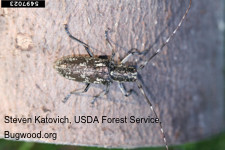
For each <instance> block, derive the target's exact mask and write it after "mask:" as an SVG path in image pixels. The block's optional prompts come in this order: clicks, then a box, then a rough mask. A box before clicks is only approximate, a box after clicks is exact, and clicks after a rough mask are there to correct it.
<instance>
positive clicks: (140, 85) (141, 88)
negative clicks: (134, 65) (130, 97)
mask: <svg viewBox="0 0 225 150" xmlns="http://www.w3.org/2000/svg"><path fill="white" fill-rule="evenodd" d="M136 83H137V86H138V88H139V89H140V91H141V93H142V94H143V96H144V97H145V100H146V101H147V103H148V104H149V106H150V108H151V110H152V112H153V113H154V115H155V117H156V118H159V117H158V115H157V113H156V111H155V109H154V108H153V106H152V103H151V101H150V100H149V98H148V97H147V95H146V94H145V92H144V90H143V87H142V84H141V82H140V81H139V80H138V79H137V80H136ZM159 120H160V119H159ZM159 126H160V131H161V133H162V136H163V141H164V143H165V146H166V150H169V148H168V144H167V140H166V136H165V133H164V130H163V127H162V123H161V121H160V122H159Z"/></svg>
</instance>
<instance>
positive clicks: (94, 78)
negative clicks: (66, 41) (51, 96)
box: [54, 0, 192, 150]
mask: <svg viewBox="0 0 225 150" xmlns="http://www.w3.org/2000/svg"><path fill="white" fill-rule="evenodd" d="M191 2H192V0H190V2H189V7H188V8H187V10H186V12H185V14H184V15H183V17H182V19H181V20H180V22H179V24H178V25H177V27H176V28H175V29H174V31H173V33H172V34H170V36H169V37H168V38H167V39H166V41H165V42H164V43H163V44H162V45H161V46H160V48H159V49H157V50H156V51H155V52H154V54H153V55H152V56H151V57H149V58H148V60H147V61H144V63H143V64H141V65H140V66H139V67H137V66H128V65H126V64H125V63H126V62H127V60H128V59H129V58H130V56H132V55H134V54H137V55H143V54H145V52H139V51H138V50H137V49H131V50H130V51H129V52H128V54H127V55H126V56H125V57H124V58H123V59H122V61H121V62H120V64H116V62H115V61H114V56H115V52H114V50H113V48H112V44H111V43H110V41H109V38H108V30H107V31H105V39H106V42H107V45H108V47H109V49H110V50H111V51H112V56H111V58H109V57H107V56H99V57H97V56H94V55H93V54H92V52H91V51H90V50H89V45H87V44H86V43H84V42H82V41H80V40H79V39H77V38H76V37H74V36H72V35H71V34H70V32H69V31H68V25H67V24H65V30H66V32H67V34H68V35H69V37H70V38H72V39H73V40H75V41H77V42H78V43H80V44H81V45H83V46H84V48H85V49H86V51H87V53H88V54H89V57H87V56H73V55H72V56H66V57H63V58H61V59H58V60H56V62H55V65H54V68H55V69H56V70H57V71H58V73H59V74H60V75H62V76H63V77H65V78H67V79H70V80H74V81H77V82H83V83H85V84H86V87H85V88H84V90H82V91H79V90H74V91H71V92H70V93H69V94H68V95H67V96H66V97H65V98H64V101H63V102H64V103H65V102H66V101H67V100H68V99H69V98H70V96H71V95H72V94H79V93H85V92H87V91H88V89H89V87H90V84H91V83H94V84H103V85H105V86H106V89H105V90H103V91H101V92H100V93H99V94H98V95H96V96H94V99H93V101H92V103H94V102H95V101H96V100H97V98H98V97H100V96H102V95H105V94H107V93H108V91H109V85H110V84H111V83H112V82H113V81H117V82H118V85H119V87H120V89H121V91H122V93H123V94H124V95H125V96H129V95H130V94H131V93H132V90H130V91H126V89H125V86H124V83H125V82H136V83H137V86H138V88H139V89H140V91H141V93H142V94H143V96H144V97H145V99H146V101H147V103H148V104H149V105H150V108H151V110H152V112H153V113H154V114H155V116H156V117H157V118H158V115H157V114H156V112H155V110H154V108H153V106H152V103H151V101H150V100H149V98H148V97H147V95H146V94H145V92H144V90H143V88H142V85H141V82H140V81H139V80H138V71H139V70H141V69H143V68H144V67H145V66H146V64H147V63H148V62H149V61H150V60H151V59H152V58H154V57H155V56H156V55H157V54H158V53H159V52H160V51H161V50H162V49H163V48H164V47H165V46H166V45H167V44H168V43H169V41H170V39H171V38H172V37H173V36H174V35H175V34H176V32H177V30H178V29H179V28H180V26H181V24H182V22H183V20H184V19H185V18H186V16H187V14H188V12H189V9H190V8H191ZM159 125H160V128H161V132H162V135H163V140H164V143H165V146H166V149H167V150H168V145H167V140H166V137H165V134H164V131H163V128H162V123H161V122H160V123H159Z"/></svg>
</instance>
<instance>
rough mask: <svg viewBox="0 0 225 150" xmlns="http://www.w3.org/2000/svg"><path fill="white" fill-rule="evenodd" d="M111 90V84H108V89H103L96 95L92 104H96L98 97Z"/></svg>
mask: <svg viewBox="0 0 225 150" xmlns="http://www.w3.org/2000/svg"><path fill="white" fill-rule="evenodd" d="M108 92H109V84H107V85H106V89H105V90H103V91H101V92H100V93H99V94H98V95H95V96H94V99H93V100H92V101H91V104H94V103H95V102H96V101H97V99H98V98H99V97H101V96H103V95H106V94H107V93H108Z"/></svg>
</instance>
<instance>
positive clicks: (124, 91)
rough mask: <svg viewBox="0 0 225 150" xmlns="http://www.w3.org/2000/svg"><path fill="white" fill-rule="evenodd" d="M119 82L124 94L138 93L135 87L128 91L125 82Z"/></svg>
mask: <svg viewBox="0 0 225 150" xmlns="http://www.w3.org/2000/svg"><path fill="white" fill-rule="evenodd" d="M118 84H119V88H120V90H121V92H122V93H123V94H124V96H126V97H128V96H130V94H132V93H136V92H135V91H134V90H133V89H130V90H129V91H127V90H126V88H125V86H124V84H123V83H118Z"/></svg>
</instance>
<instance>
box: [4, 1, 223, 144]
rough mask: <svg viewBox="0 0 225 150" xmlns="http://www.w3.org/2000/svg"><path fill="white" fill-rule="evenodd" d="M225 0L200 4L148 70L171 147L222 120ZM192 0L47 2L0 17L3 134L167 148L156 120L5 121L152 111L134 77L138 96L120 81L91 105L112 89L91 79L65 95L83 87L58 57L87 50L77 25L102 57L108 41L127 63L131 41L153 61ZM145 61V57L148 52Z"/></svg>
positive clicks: (211, 130) (145, 76)
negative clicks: (66, 74) (57, 66)
mask: <svg viewBox="0 0 225 150" xmlns="http://www.w3.org/2000/svg"><path fill="white" fill-rule="evenodd" d="M223 6H224V1H223V0H216V1H211V0H204V1H197V0H194V1H193V5H192V8H191V10H190V13H189V14H188V16H187V18H186V20H185V21H184V23H183V25H182V27H181V28H180V30H179V31H178V33H177V34H176V35H175V37H174V38H173V39H171V41H170V43H169V44H168V45H167V46H166V47H165V48H164V49H163V51H162V52H161V53H160V54H159V55H157V56H156V57H155V58H154V59H153V60H152V61H151V62H150V63H149V64H148V65H147V66H146V67H145V69H144V70H143V71H141V72H140V75H141V76H142V81H143V83H144V86H143V87H144V90H145V92H146V93H147V96H148V97H149V98H150V97H151V101H152V103H153V106H154V108H155V110H156V112H157V113H158V115H159V116H160V119H161V121H162V125H163V127H164V131H165V134H166V137H167V140H168V144H169V145H171V144H180V143H185V142H188V141H196V140H200V139H203V138H206V137H208V136H211V135H213V134H216V133H219V132H220V131H221V130H222V129H223V127H224V114H223V112H224V95H223V84H224V80H223V33H222V31H224V20H223V11H224V8H223ZM187 7H188V0H185V1H181V0H171V1H163V0H143V1H139V0H126V1H83V0H80V1H72V0H71V1H69V0H68V1H67V0H66V1H61V0H54V1H49V0H46V7H45V8H38V9H34V8H24V9H21V8H20V9H17V8H15V9H6V8H4V9H3V8H1V10H0V11H1V16H0V38H1V40H0V62H1V63H0V99H1V107H0V118H1V120H2V121H1V124H0V136H1V137H3V136H4V131H10V132H13V133H17V132H31V133H32V132H39V131H42V132H43V133H45V132H46V133H52V132H56V133H57V139H56V140H52V139H51V138H49V139H47V138H41V139H37V138H33V139H25V140H27V141H37V142H48V143H56V144H60V143H61V144H70V145H96V146H104V147H106V146H109V147H123V148H125V147H140V146H157V145H164V143H163V140H162V136H161V132H160V128H159V126H158V124H149V123H142V124H137V123H134V124H132V123H114V124H113V123H111V124H110V123H101V122H100V123H91V124H88V123H77V124H76V123H71V124H66V123H65V124H55V123H51V124H39V123H25V124H22V123H17V124H16V123H4V121H5V120H4V116H13V117H31V118H34V117H35V116H39V115H40V116H42V117H46V116H48V117H58V116H59V117H63V116H66V117H68V118H69V119H70V121H73V116H93V117H94V116H98V117H99V119H100V121H101V117H102V116H108V117H125V116H127V117H130V116H135V117H148V116H151V117H154V114H153V113H152V112H151V110H150V109H149V106H148V105H147V103H146V101H145V99H144V97H143V96H142V95H141V93H140V91H139V89H138V88H137V85H136V84H135V83H128V84H126V87H127V89H130V88H133V89H134V90H135V91H136V92H137V94H136V95H135V94H132V95H131V96H129V97H125V96H123V94H122V93H121V91H120V90H119V88H118V87H117V83H114V84H112V86H111V87H110V91H109V94H108V95H107V96H103V97H101V98H100V99H98V101H97V102H96V103H95V105H94V107H93V106H92V105H91V104H90V102H91V100H92V99H93V98H92V96H93V95H95V94H96V93H98V92H100V91H101V90H102V89H104V86H102V85H93V86H91V87H90V89H89V91H88V92H87V93H86V94H82V95H79V96H75V95H73V96H71V98H70V99H69V101H68V103H66V104H64V103H62V100H63V98H64V97H65V96H66V95H67V94H68V93H69V92H70V91H72V90H74V89H78V88H82V87H84V85H85V84H83V83H78V82H73V81H71V80H67V79H65V78H63V77H61V76H60V75H58V74H57V72H56V71H55V70H54V69H53V63H54V61H55V60H56V59H58V58H60V57H62V56H66V55H72V54H76V55H77V54H87V53H86V51H85V49H84V48H83V47H82V46H80V45H79V44H78V43H76V42H75V41H73V40H71V39H70V38H69V37H68V35H67V34H66V32H65V31H64V24H65V23H67V24H68V25H69V28H70V32H71V33H72V34H73V35H74V36H75V37H77V38H79V39H80V40H82V41H84V42H86V43H88V44H89V45H90V46H91V48H92V49H91V50H92V52H93V53H94V54H95V55H103V54H104V55H111V51H110V50H109V49H108V48H107V45H106V44H105V37H104V36H105V35H104V32H105V30H106V29H107V28H108V27H109V28H110V29H111V31H110V33H109V38H110V41H111V42H112V43H113V47H114V48H115V51H116V59H117V60H118V61H119V60H121V59H122V58H123V57H124V56H125V55H126V53H127V52H128V51H129V50H130V49H131V48H137V49H139V50H141V51H143V50H145V49H149V50H150V52H149V53H148V55H147V56H146V57H145V58H148V57H149V56H150V55H151V54H152V53H153V52H154V51H155V50H156V49H157V48H159V47H160V46H161V44H162V42H163V41H165V39H166V38H167V37H168V36H169V35H170V34H171V32H172V31H173V30H174V28H175V27H176V26H177V24H178V22H179V21H180V19H181V17H182V15H183V14H184V12H185V11H186V9H187ZM145 58H143V59H145Z"/></svg>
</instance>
